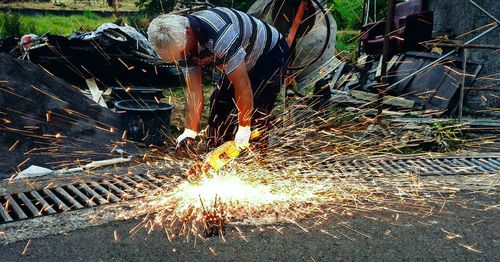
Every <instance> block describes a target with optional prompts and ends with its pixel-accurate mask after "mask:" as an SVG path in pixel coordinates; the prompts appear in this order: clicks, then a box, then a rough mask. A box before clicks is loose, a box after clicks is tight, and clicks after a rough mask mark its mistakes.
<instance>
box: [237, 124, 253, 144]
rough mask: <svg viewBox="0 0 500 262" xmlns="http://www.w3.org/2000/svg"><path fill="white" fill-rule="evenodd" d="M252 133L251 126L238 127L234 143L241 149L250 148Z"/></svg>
mask: <svg viewBox="0 0 500 262" xmlns="http://www.w3.org/2000/svg"><path fill="white" fill-rule="evenodd" d="M251 135H252V131H251V130H250V127H249V126H238V131H237V132H236V136H235V137H234V143H235V144H236V146H237V147H238V148H240V149H245V148H247V147H249V146H250V136H251Z"/></svg>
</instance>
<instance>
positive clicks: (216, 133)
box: [148, 7, 289, 149]
mask: <svg viewBox="0 0 500 262" xmlns="http://www.w3.org/2000/svg"><path fill="white" fill-rule="evenodd" d="M148 37H149V41H150V42H151V44H152V45H153V47H154V48H155V50H156V51H157V53H158V55H159V56H160V57H161V58H162V59H163V60H164V61H167V62H176V61H180V60H186V61H187V64H188V65H194V66H189V67H187V68H186V69H185V70H183V72H184V74H185V78H186V87H185V89H186V90H185V94H186V119H185V129H184V132H183V133H182V135H180V136H179V137H178V138H177V147H178V148H179V147H182V146H184V145H185V144H186V141H187V140H190V139H195V138H196V136H197V135H198V131H199V128H200V127H199V123H200V118H201V114H202V111H203V88H202V73H201V72H202V71H201V66H205V65H210V66H214V67H215V68H217V69H218V70H220V71H221V72H223V73H224V76H223V77H222V79H221V80H220V82H219V84H218V85H216V88H215V89H214V91H213V93H212V95H211V97H210V102H211V108H210V116H209V122H208V132H207V142H208V144H207V145H208V148H209V149H211V148H215V147H217V146H219V145H221V144H222V143H224V142H226V141H229V140H233V139H234V141H235V143H236V145H237V146H238V147H240V148H241V149H243V148H246V147H248V146H249V139H250V135H251V130H252V129H258V130H259V131H264V132H265V131H266V130H267V129H268V125H269V115H270V113H271V110H272V109H273V107H274V103H275V101H276V97H277V95H278V93H279V90H280V86H281V83H282V81H283V75H284V74H283V73H284V70H285V68H286V60H287V59H288V53H289V49H288V46H287V44H286V41H285V39H284V38H283V37H282V36H281V35H280V34H279V32H278V31H277V30H276V29H275V28H273V27H271V26H269V25H267V24H265V23H264V22H262V21H260V20H258V19H256V18H254V17H252V16H250V15H247V14H245V13H243V12H240V11H237V10H234V9H229V8H222V7H216V8H211V9H208V10H204V11H200V12H196V13H193V14H190V15H186V16H179V15H161V16H159V17H157V18H156V19H154V20H153V21H152V22H151V24H150V25H149V28H148ZM263 141H264V140H263Z"/></svg>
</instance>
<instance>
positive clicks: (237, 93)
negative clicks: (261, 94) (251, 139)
mask: <svg viewBox="0 0 500 262" xmlns="http://www.w3.org/2000/svg"><path fill="white" fill-rule="evenodd" d="M227 77H228V79H229V81H231V83H232V84H233V86H234V98H235V103H236V107H237V108H238V111H239V115H238V124H239V125H240V126H244V127H250V125H251V123H252V111H253V91H252V84H251V82H250V78H249V77H248V72H247V67H246V64H245V62H241V63H240V64H239V65H238V67H236V69H234V70H233V71H232V72H231V73H230V74H228V75H227Z"/></svg>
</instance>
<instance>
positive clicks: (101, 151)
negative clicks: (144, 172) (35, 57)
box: [0, 53, 122, 178]
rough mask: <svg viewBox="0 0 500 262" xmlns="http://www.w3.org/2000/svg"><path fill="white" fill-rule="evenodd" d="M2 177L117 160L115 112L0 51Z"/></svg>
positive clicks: (34, 66) (119, 128) (0, 158)
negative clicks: (35, 169) (38, 168)
mask: <svg viewBox="0 0 500 262" xmlns="http://www.w3.org/2000/svg"><path fill="white" fill-rule="evenodd" d="M0 61H1V62H0V63H1V64H0V178H5V177H6V175H8V174H12V173H14V172H18V171H20V170H22V169H25V168H27V167H29V166H31V165H39V166H43V167H48V168H52V169H60V168H64V167H74V166H78V165H82V164H86V163H89V162H91V161H92V160H99V159H109V158H113V157H116V153H113V151H115V150H116V148H117V147H118V146H119V145H118V144H116V143H115V141H118V139H120V138H121V136H122V131H121V130H122V128H121V124H120V121H119V119H118V117H117V116H116V114H115V113H113V112H112V111H110V110H108V109H105V108H102V107H100V106H99V105H98V104H96V103H95V102H93V101H92V100H90V99H89V98H87V97H85V96H84V95H83V94H82V93H81V92H80V90H79V89H78V88H76V87H74V86H71V85H69V84H67V83H66V82H64V81H63V80H61V79H59V78H57V77H54V76H52V75H50V74H49V73H47V72H45V71H43V70H42V69H40V68H39V67H37V66H36V65H34V64H32V63H31V62H29V61H23V60H18V59H15V58H13V57H11V56H9V55H8V54H6V53H0Z"/></svg>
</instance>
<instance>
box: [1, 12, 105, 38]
mask: <svg viewBox="0 0 500 262" xmlns="http://www.w3.org/2000/svg"><path fill="white" fill-rule="evenodd" d="M113 21H114V18H113V17H101V16H99V15H97V14H95V13H92V12H90V11H87V12H84V13H83V14H82V15H71V16H57V15H51V14H45V15H38V16H25V15H16V14H12V13H2V14H0V37H7V36H13V37H20V36H21V35H24V34H28V33H34V34H37V35H43V34H45V33H51V34H56V35H70V34H71V33H72V32H74V31H91V30H94V29H95V28H97V27H98V26H99V25H100V24H102V23H105V22H113Z"/></svg>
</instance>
